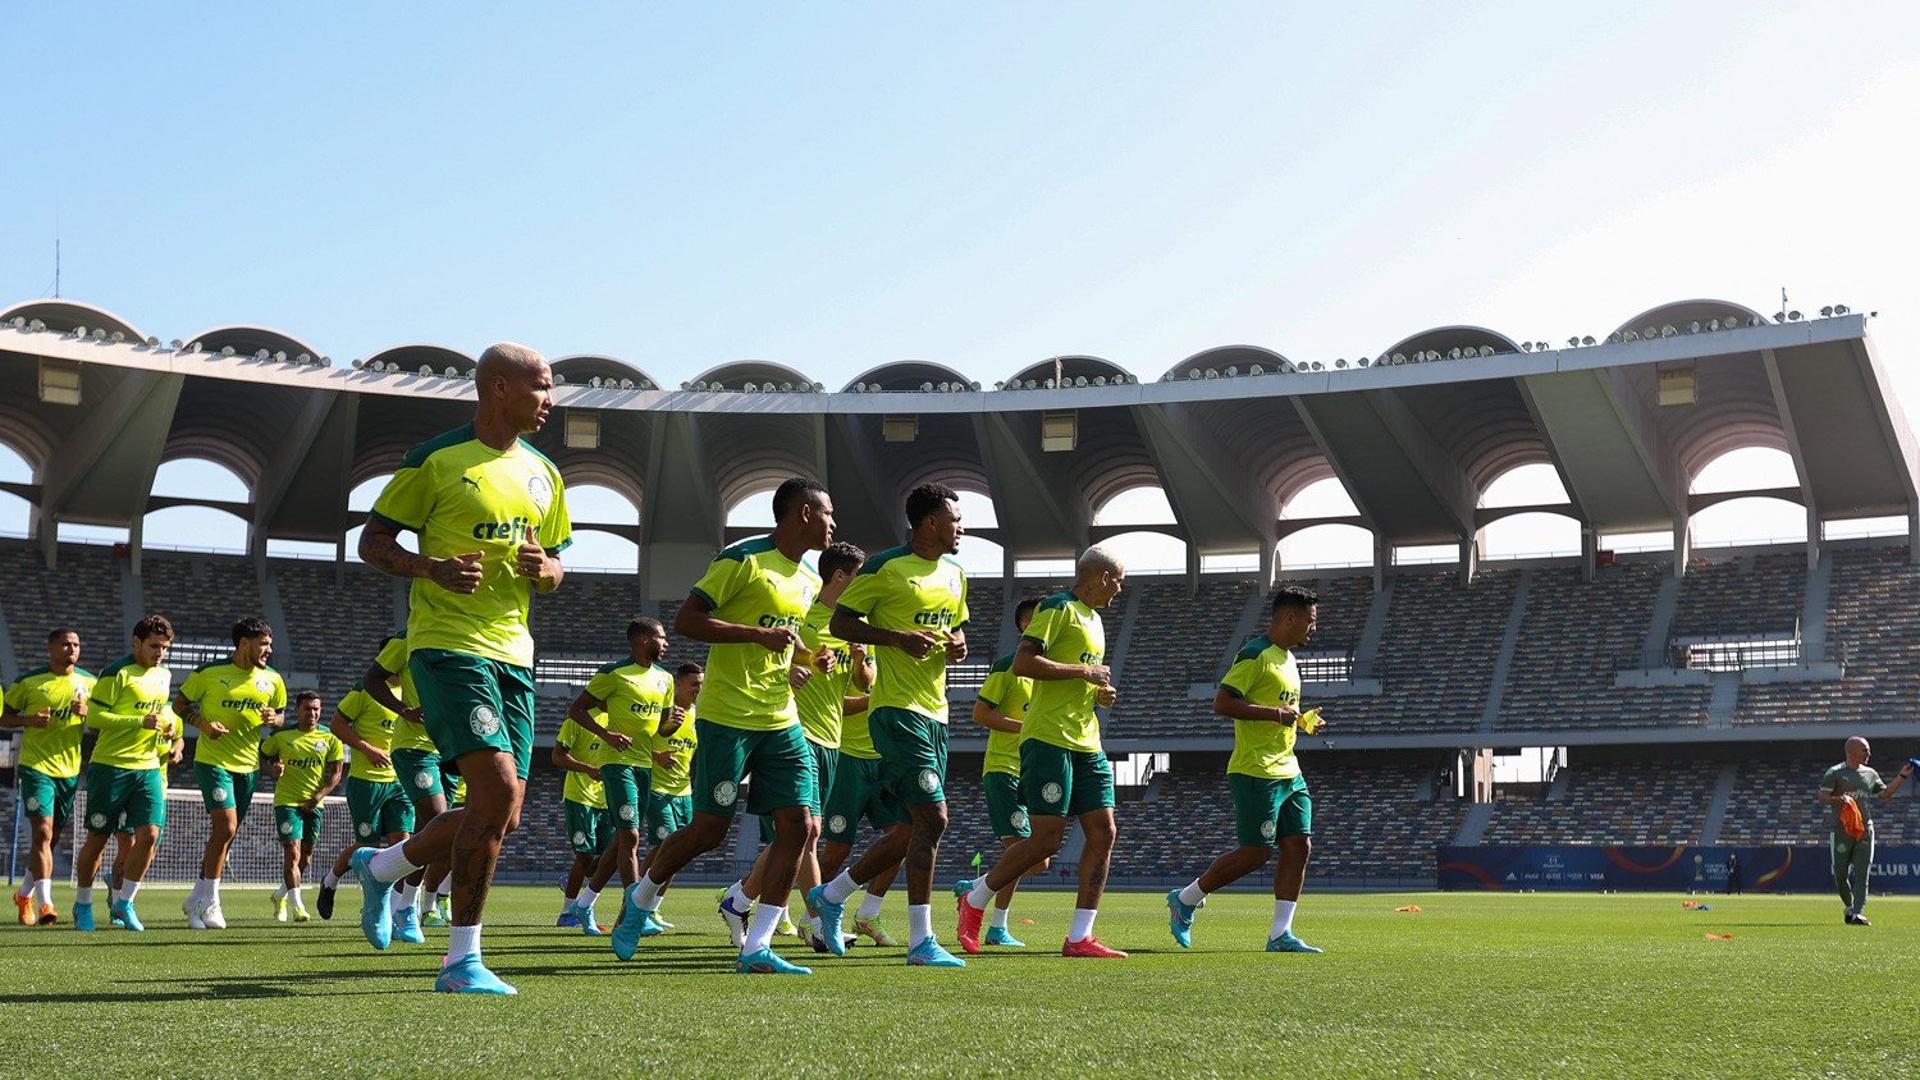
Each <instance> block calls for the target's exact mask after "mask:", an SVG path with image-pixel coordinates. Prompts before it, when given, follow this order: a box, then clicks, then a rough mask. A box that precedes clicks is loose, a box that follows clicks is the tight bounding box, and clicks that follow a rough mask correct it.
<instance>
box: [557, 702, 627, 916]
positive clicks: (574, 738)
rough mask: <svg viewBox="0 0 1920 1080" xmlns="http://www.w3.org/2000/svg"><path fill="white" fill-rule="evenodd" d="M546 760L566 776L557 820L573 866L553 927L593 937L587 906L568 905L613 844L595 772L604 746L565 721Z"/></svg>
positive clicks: (602, 761) (569, 720)
mask: <svg viewBox="0 0 1920 1080" xmlns="http://www.w3.org/2000/svg"><path fill="white" fill-rule="evenodd" d="M551 756H552V760H553V764H554V767H555V768H557V769H560V770H561V771H563V772H565V773H566V774H567V776H566V780H565V782H564V783H563V784H562V785H561V792H560V817H561V821H562V823H563V824H564V826H565V828H566V830H567V842H568V844H569V845H570V846H571V847H572V849H573V865H572V866H569V867H568V868H567V881H566V885H565V886H564V887H563V888H562V890H561V899H560V919H559V921H558V922H556V923H555V924H554V925H556V926H572V927H578V926H582V925H585V926H592V927H593V929H592V930H589V931H588V933H592V934H598V933H599V932H600V928H599V926H597V925H596V924H595V923H594V918H593V911H592V909H591V907H589V908H588V910H587V911H585V912H583V913H577V912H575V911H574V908H573V906H574V904H576V903H578V902H579V897H580V887H581V886H582V885H584V884H586V881H587V878H588V877H590V876H591V875H592V874H593V872H594V870H595V869H596V868H597V867H598V866H599V865H600V857H601V856H602V855H604V854H606V852H607V848H608V847H609V846H610V845H611V844H612V842H613V817H612V816H611V815H610V814H608V813H607V788H606V784H604V783H603V782H602V780H601V776H602V774H601V772H600V766H601V765H603V764H605V763H606V760H607V752H606V744H605V743H603V742H601V740H600V736H598V735H595V734H593V733H592V732H590V731H588V730H586V729H585V728H583V727H581V726H580V725H579V724H576V723H574V722H573V718H572V717H568V718H567V719H565V720H563V721H561V723H560V734H558V735H556V736H554V740H553V752H552V755H551ZM583 919H584V920H585V921H584V923H583V922H582V920H583Z"/></svg>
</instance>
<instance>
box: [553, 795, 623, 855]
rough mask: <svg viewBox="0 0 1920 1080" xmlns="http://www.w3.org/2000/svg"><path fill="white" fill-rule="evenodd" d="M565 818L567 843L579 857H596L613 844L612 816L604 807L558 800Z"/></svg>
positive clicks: (570, 800)
mask: <svg viewBox="0 0 1920 1080" xmlns="http://www.w3.org/2000/svg"><path fill="white" fill-rule="evenodd" d="M560 805H561V807H562V811H561V812H562V814H563V816H564V817H565V818H566V825H567V842H568V843H569V844H571V845H573V850H574V852H575V853H576V854H579V855H598V854H600V853H601V852H603V851H605V850H607V845H608V844H611V843H613V815H612V814H611V813H609V812H608V811H607V809H606V808H605V807H600V806H588V805H587V804H586V803H577V802H574V801H573V800H572V799H562V800H560Z"/></svg>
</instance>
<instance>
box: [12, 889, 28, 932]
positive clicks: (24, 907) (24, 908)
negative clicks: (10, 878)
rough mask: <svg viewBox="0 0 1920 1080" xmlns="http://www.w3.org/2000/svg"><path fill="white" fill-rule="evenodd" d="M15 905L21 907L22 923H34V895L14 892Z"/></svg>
mask: <svg viewBox="0 0 1920 1080" xmlns="http://www.w3.org/2000/svg"><path fill="white" fill-rule="evenodd" d="M13 906H14V907H17V908H19V909H20V925H21V926H32V925H33V897H31V896H21V895H20V894H19V893H14V894H13Z"/></svg>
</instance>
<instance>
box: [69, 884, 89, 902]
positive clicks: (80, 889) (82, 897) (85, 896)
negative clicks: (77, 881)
mask: <svg viewBox="0 0 1920 1080" xmlns="http://www.w3.org/2000/svg"><path fill="white" fill-rule="evenodd" d="M73 902H74V903H76V904H91V903H93V886H91V885H76V886H74V890H73Z"/></svg>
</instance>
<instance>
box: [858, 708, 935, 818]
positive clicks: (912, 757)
mask: <svg viewBox="0 0 1920 1080" xmlns="http://www.w3.org/2000/svg"><path fill="white" fill-rule="evenodd" d="M867 733H868V734H869V735H871V736H872V737H873V748H874V749H875V750H877V751H879V752H880V782H881V783H883V784H885V785H886V786H887V790H888V791H891V792H893V796H894V798H896V799H899V800H900V801H901V802H903V803H923V804H924V803H937V802H946V801H947V789H946V783H947V725H945V724H943V723H941V722H940V721H938V720H935V719H934V718H933V717H931V716H922V715H920V714H919V713H917V712H914V711H912V710H911V709H895V708H892V707H890V706H882V707H880V708H877V709H874V710H873V711H872V712H870V713H868V714H867Z"/></svg>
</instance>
